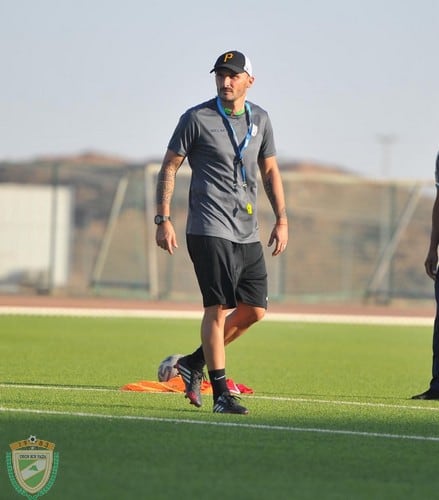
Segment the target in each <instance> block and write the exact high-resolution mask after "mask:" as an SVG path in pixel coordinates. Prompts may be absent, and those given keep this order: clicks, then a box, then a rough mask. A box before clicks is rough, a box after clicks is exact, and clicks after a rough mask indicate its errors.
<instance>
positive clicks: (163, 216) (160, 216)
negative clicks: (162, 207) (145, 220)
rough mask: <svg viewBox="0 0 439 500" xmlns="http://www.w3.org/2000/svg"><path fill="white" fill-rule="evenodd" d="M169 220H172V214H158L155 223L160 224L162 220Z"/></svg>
mask: <svg viewBox="0 0 439 500" xmlns="http://www.w3.org/2000/svg"><path fill="white" fill-rule="evenodd" d="M167 220H171V216H170V215H156V216H155V217H154V223H155V224H157V225H160V224H162V222H166V221H167Z"/></svg>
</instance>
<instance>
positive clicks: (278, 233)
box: [268, 224, 288, 257]
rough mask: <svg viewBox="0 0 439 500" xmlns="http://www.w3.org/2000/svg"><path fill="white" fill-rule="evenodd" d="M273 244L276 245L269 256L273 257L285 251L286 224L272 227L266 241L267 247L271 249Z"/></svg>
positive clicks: (286, 239)
mask: <svg viewBox="0 0 439 500" xmlns="http://www.w3.org/2000/svg"><path fill="white" fill-rule="evenodd" d="M273 243H276V244H275V246H274V249H273V252H272V254H271V255H272V256H273V257H276V255H279V254H281V253H282V252H284V251H285V249H286V248H287V244H288V224H276V225H275V226H274V228H273V231H271V235H270V239H269V240H268V246H269V247H271V245H272V244H273Z"/></svg>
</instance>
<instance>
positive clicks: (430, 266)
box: [424, 250, 438, 280]
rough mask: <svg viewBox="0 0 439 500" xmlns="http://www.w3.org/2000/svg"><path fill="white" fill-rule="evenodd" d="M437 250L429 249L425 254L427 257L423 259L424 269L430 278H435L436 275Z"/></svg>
mask: <svg viewBox="0 0 439 500" xmlns="http://www.w3.org/2000/svg"><path fill="white" fill-rule="evenodd" d="M437 262H438V256H437V250H436V251H435V250H430V251H429V252H428V254H427V258H426V259H425V263H424V265H425V271H426V273H427V274H428V276H430V278H431V279H432V280H435V279H436V276H437Z"/></svg>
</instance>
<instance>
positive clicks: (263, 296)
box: [155, 50, 288, 415]
mask: <svg viewBox="0 0 439 500" xmlns="http://www.w3.org/2000/svg"><path fill="white" fill-rule="evenodd" d="M212 72H214V73H215V82H216V88H217V97H216V98H214V99H211V100H209V101H207V102H204V103H202V104H199V105H198V106H195V107H193V108H191V109H189V110H187V111H186V112H185V113H184V114H183V115H182V116H181V118H180V121H179V123H178V125H177V127H176V129H175V131H174V134H173V135H172V137H171V140H170V142H169V145H168V149H167V151H166V154H165V157H164V159H163V164H162V166H161V169H160V172H159V176H158V182H157V216H156V218H155V222H156V224H157V231H156V242H157V245H158V246H159V247H161V248H162V249H163V250H166V251H167V252H169V254H171V255H172V254H173V252H174V249H176V248H177V246H178V245H177V240H176V234H175V231H174V227H173V225H172V220H171V216H170V215H171V212H170V207H171V198H172V194H173V191H174V183H175V176H176V173H177V171H178V169H179V168H180V166H181V164H182V163H183V161H184V159H185V158H187V159H188V162H189V166H190V167H191V169H192V177H191V183H190V190H189V211H188V217H187V225H186V242H187V247H188V251H189V255H190V257H191V260H192V262H193V265H194V269H195V274H196V276H197V280H198V284H199V287H200V290H201V294H202V297H203V306H204V315H203V319H202V322H201V346H200V347H199V348H198V349H197V350H196V351H195V352H194V353H192V354H190V355H188V356H185V357H183V358H181V359H180V360H179V361H178V363H177V369H178V371H179V373H180V375H181V376H182V378H183V380H184V383H185V393H186V397H187V398H188V399H189V401H190V403H191V404H193V405H195V406H197V407H200V406H201V395H200V386H201V382H202V377H203V367H204V365H205V364H207V369H208V373H209V379H210V381H211V383H212V390H213V402H214V404H213V411H214V412H218V413H236V414H243V415H244V414H247V413H248V410H247V408H245V407H244V406H242V405H240V404H239V402H238V398H237V397H235V396H233V395H232V394H231V393H230V391H229V389H228V387H227V384H226V373H225V367H226V361H225V346H226V345H227V344H229V343H230V342H233V341H234V340H236V339H237V338H238V337H239V336H241V335H242V334H243V333H244V332H245V331H246V330H247V329H248V328H249V327H250V326H251V325H252V324H253V323H255V322H256V321H259V320H261V319H262V318H263V316H264V314H265V310H266V307H267V272H266V268H265V261H264V256H263V251H262V245H261V243H260V240H259V232H258V222H257V216H256V198H257V172H258V170H259V172H260V174H261V178H262V182H263V186H264V190H265V192H266V194H267V196H268V199H269V200H270V203H271V206H272V208H273V212H274V215H275V223H274V227H273V229H272V231H271V235H270V238H269V242H268V246H271V245H273V244H274V249H273V252H272V255H273V256H277V255H280V254H281V253H282V252H283V251H284V250H285V248H286V246H287V241H288V225H287V224H288V221H287V215H286V209H285V198H284V191H283V186H282V181H281V176H280V173H279V167H278V164H277V160H276V156H275V154H276V153H275V146H274V139H273V131H272V127H271V123H270V119H269V117H268V114H267V113H266V111H264V110H263V109H262V108H260V107H259V106H256V105H255V104H253V103H250V102H248V101H247V100H246V96H247V91H248V89H250V88H251V86H252V85H253V83H254V79H255V78H254V76H253V72H252V66H251V63H250V61H249V59H248V57H246V56H245V55H244V54H242V53H241V52H238V51H236V50H232V51H229V52H226V53H224V54H222V55H221V56H219V58H218V59H217V61H216V63H215V66H214V68H213V69H212V70H211V73H212Z"/></svg>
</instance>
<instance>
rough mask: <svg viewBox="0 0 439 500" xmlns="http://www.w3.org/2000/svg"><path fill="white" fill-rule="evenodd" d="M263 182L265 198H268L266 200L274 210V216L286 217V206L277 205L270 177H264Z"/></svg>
mask: <svg viewBox="0 0 439 500" xmlns="http://www.w3.org/2000/svg"><path fill="white" fill-rule="evenodd" d="M263 184H264V190H265V193H266V194H267V198H268V200H269V202H270V204H271V206H272V208H273V211H274V213H275V215H276V217H278V218H286V217H287V210H286V207H285V206H283V207H280V208H278V207H277V203H276V195H275V193H274V189H273V182H272V179H271V178H270V177H265V179H264V180H263Z"/></svg>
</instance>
